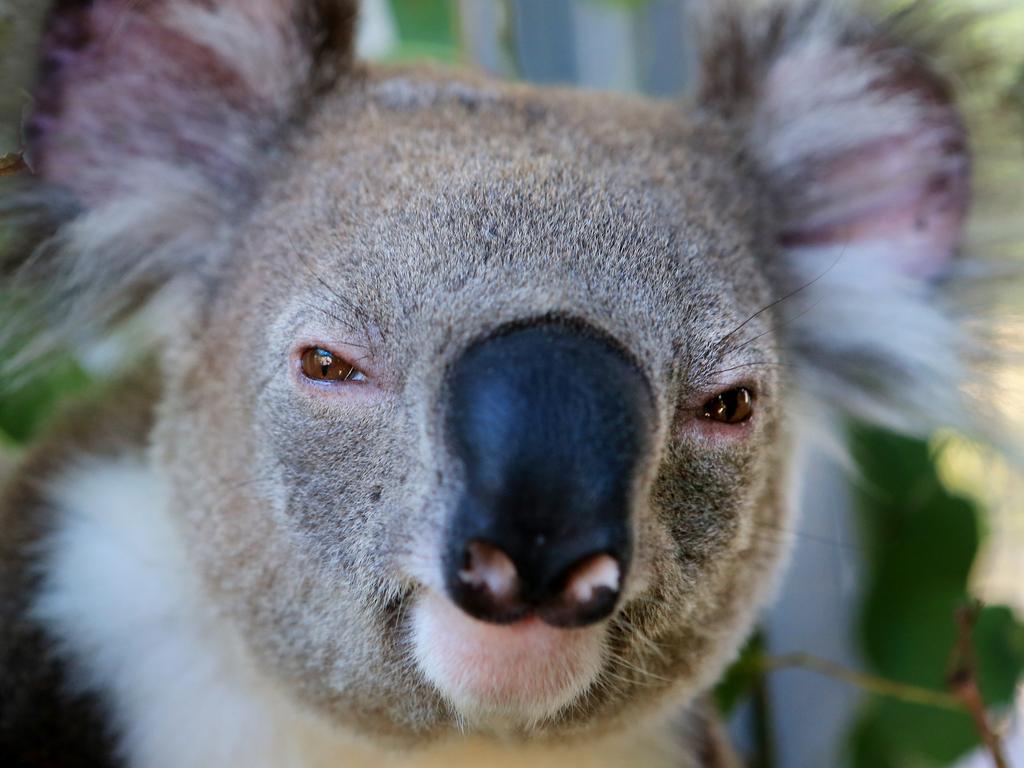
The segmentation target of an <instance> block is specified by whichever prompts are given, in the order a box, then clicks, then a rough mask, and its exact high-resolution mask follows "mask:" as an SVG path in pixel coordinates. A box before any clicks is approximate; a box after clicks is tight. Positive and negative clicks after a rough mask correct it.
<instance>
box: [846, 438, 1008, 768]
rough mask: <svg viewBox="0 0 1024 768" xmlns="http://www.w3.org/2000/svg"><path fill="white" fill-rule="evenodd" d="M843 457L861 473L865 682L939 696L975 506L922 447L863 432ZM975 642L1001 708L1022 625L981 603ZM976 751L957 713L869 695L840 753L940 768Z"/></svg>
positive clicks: (875, 767)
mask: <svg viewBox="0 0 1024 768" xmlns="http://www.w3.org/2000/svg"><path fill="white" fill-rule="evenodd" d="M853 453H854V456H855V457H856V459H857V461H858V464H859V466H860V468H861V471H862V477H861V480H860V482H859V484H858V494H857V496H858V512H859V522H860V525H861V531H862V540H863V541H864V544H865V554H866V561H867V566H868V571H867V578H866V585H865V592H864V598H863V605H862V609H861V616H860V634H861V639H862V648H863V651H864V656H865V661H866V663H867V666H868V668H869V670H870V671H871V672H873V673H874V674H878V675H881V676H883V677H886V678H889V679H891V680H895V681H899V682H903V683H909V684H912V685H918V686H923V687H927V688H931V689H934V690H945V689H946V677H947V675H948V674H949V666H950V661H951V655H952V653H953V650H954V648H955V647H956V644H957V628H956V619H955V616H956V611H957V609H958V608H959V607H961V606H963V605H965V604H966V603H968V602H969V601H970V600H971V596H970V594H969V589H968V584H969V576H970V572H971V567H972V565H973V563H974V559H975V557H976V555H977V552H978V548H979V545H980V542H981V537H982V526H981V524H980V515H979V510H978V508H977V506H976V505H975V504H974V503H973V502H971V501H970V500H968V499H966V498H964V497H961V496H958V495H955V494H953V493H951V492H949V491H948V490H946V489H945V488H944V487H943V486H942V485H941V483H940V481H939V478H938V476H937V473H936V471H935V469H934V466H933V462H932V457H931V455H930V454H929V451H928V448H927V446H926V445H925V444H924V443H923V442H920V441H918V440H913V439H909V438H905V437H899V436H896V435H892V434H889V433H885V432H881V431H877V430H866V429H862V430H859V431H857V432H855V434H854V439H853ZM973 644H974V649H975V652H976V654H977V667H978V677H979V684H980V686H981V689H982V694H983V696H984V697H985V701H986V703H987V704H988V705H990V706H999V705H1005V704H1007V703H1009V701H1010V700H1011V697H1012V695H1013V689H1014V684H1015V681H1017V680H1018V679H1019V678H1020V676H1021V673H1022V670H1024V627H1022V626H1021V624H1020V623H1019V622H1018V621H1017V620H1016V619H1015V618H1014V616H1013V614H1012V612H1011V611H1010V610H1009V609H1008V608H1005V607H1002V606H991V607H987V608H985V609H984V610H982V611H981V612H980V614H979V616H978V620H977V623H976V625H975V630H974V636H973ZM978 743H979V736H978V734H977V732H976V730H975V728H974V725H973V723H972V721H971V719H970V717H969V716H968V715H967V714H966V713H961V712H955V711H952V710H943V709H938V708H932V707H926V706H921V705H917V704H910V703H907V702H902V701H896V700H892V699H886V698H880V697H872V698H871V699H870V700H869V701H868V702H867V704H866V705H865V707H864V709H863V711H862V712H861V715H860V718H859V720H858V723H857V725H856V727H855V729H854V731H853V733H852V734H851V742H850V756H851V761H852V764H853V765H854V766H864V768H867V767H868V766H870V768H886V767H887V766H893V768H897V767H898V768H905V767H906V766H922V767H928V766H941V765H948V764H949V763H950V762H951V761H953V760H955V759H956V758H957V757H959V756H960V755H962V754H964V753H965V752H966V751H968V750H969V749H971V748H973V747H975V746H977V744H978Z"/></svg>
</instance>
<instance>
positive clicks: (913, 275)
mask: <svg viewBox="0 0 1024 768" xmlns="http://www.w3.org/2000/svg"><path fill="white" fill-rule="evenodd" d="M918 12H919V13H920V10H919V11H918ZM924 18H925V17H923V16H922V19H924ZM707 21H708V24H709V26H708V28H707V29H706V31H705V34H704V39H705V40H706V45H705V50H704V55H703V68H702V70H703V71H702V74H703V79H702V81H701V83H700V88H699V96H698V99H699V102H700V103H701V105H702V106H703V107H704V108H705V109H707V110H709V111H710V112H712V113H717V114H718V115H720V116H721V117H723V118H724V119H726V120H729V121H731V122H732V123H733V124H735V125H737V126H738V128H739V130H740V133H741V135H742V136H743V137H744V140H745V142H746V151H747V153H748V155H749V156H750V158H751V159H752V160H753V163H754V165H755V167H756V169H757V171H758V173H759V175H760V176H761V177H762V178H763V180H764V183H765V184H766V186H767V187H768V190H769V192H770V197H771V199H772V201H773V202H774V204H775V205H776V206H777V211H776V213H777V218H776V221H777V222H778V226H777V230H776V238H777V239H776V242H775V243H774V247H773V248H772V249H771V250H772V251H773V253H772V255H771V256H770V258H773V259H774V260H775V261H774V263H773V265H772V272H773V273H774V274H778V275H782V276H783V277H782V278H781V279H780V282H783V283H785V284H784V285H780V291H781V292H782V293H783V294H785V293H789V292H792V297H791V298H790V299H787V300H786V301H784V302H781V303H780V305H779V310H780V311H779V315H780V318H779V324H778V325H779V329H780V332H781V334H782V336H783V338H784V339H785V342H786V345H787V348H788V350H789V352H790V355H791V356H792V358H793V360H794V362H796V363H798V365H797V366H796V367H797V369H798V374H797V375H798V377H799V379H800V383H801V384H802V385H803V388H804V389H805V391H807V392H810V393H812V394H814V395H816V396H818V397H820V398H821V399H822V400H823V401H824V402H827V403H829V404H830V405H831V406H836V407H838V408H840V409H841V410H844V411H846V412H848V413H852V414H854V415H857V416H859V417H862V418H865V419H868V420H870V421H873V422H876V423H880V424H883V425H886V426H889V427H892V428H895V429H899V430H903V431H911V432H922V431H926V430H929V429H931V428H933V427H934V426H936V425H937V424H939V423H946V424H952V425H954V426H960V427H962V426H965V425H966V423H967V421H968V420H967V418H966V416H965V415H964V414H965V412H964V405H965V402H964V399H963V397H962V390H963V387H964V385H965V384H966V383H967V381H968V379H969V370H970V368H971V364H972V362H973V361H972V358H973V357H975V355H976V353H977V351H978V350H977V347H976V346H975V342H976V338H975V337H974V336H972V330H971V328H970V327H969V325H968V323H967V322H965V318H964V317H963V316H961V315H960V314H959V313H957V312H955V311H954V310H953V308H952V302H951V301H950V300H949V293H950V292H949V291H948V289H949V288H950V287H951V285H952V284H953V283H954V282H955V276H956V275H957V273H958V272H960V271H962V270H961V267H960V265H961V264H962V259H963V254H962V251H963V242H964V239H965V221H966V217H967V211H968V206H969V201H970V198H971V189H970V185H971V164H972V163H971V156H970V151H969V148H968V132H967V128H966V125H965V122H964V120H963V118H962V115H961V113H960V111H959V108H958V105H957V102H956V100H955V98H954V94H953V89H952V87H951V85H950V84H949V83H948V82H947V81H946V79H944V78H943V77H942V76H941V75H940V74H939V73H938V71H937V70H936V68H935V67H934V65H933V63H932V62H931V61H930V60H929V59H928V57H927V56H926V55H925V54H924V53H923V52H921V51H920V50H918V49H917V48H915V47H914V46H913V45H911V44H908V43H907V42H905V40H904V39H903V37H902V36H901V35H900V34H899V32H898V29H899V25H897V24H894V23H887V22H882V23H873V22H870V21H867V20H865V19H864V18H862V17H859V16H856V15H853V14H850V13H848V12H844V11H841V10H839V9H838V7H837V6H836V5H835V4H833V3H828V2H823V1H821V0H792V1H790V2H781V1H780V0H772V1H771V2H763V3H753V4H751V3H740V2H735V1H733V0H724V2H721V3H718V4H716V6H715V10H714V11H713V12H712V13H710V14H709V16H708V19H707ZM903 23H904V25H905V24H906V20H905V19H904V20H903Z"/></svg>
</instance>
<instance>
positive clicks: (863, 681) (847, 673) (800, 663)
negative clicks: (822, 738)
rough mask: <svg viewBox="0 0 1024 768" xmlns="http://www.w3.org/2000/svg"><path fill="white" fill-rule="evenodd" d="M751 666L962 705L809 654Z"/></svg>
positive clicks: (927, 702) (943, 705) (911, 699)
mask: <svg viewBox="0 0 1024 768" xmlns="http://www.w3.org/2000/svg"><path fill="white" fill-rule="evenodd" d="M755 663H756V664H757V665H758V666H759V667H760V668H761V669H763V670H765V671H769V672H770V671H773V670H776V669H807V670H810V671H812V672H817V673H818V674H822V675H825V676H826V677H832V678H835V679H837V680H842V681H843V682H845V683H849V684H850V685H855V686H857V687H858V688H862V689H863V690H866V691H870V692H871V693H876V694H878V695H879V696H888V697H889V698H891V699H899V700H900V701H906V702H908V703H911V704H923V705H924V706H928V707H937V708H939V709H948V710H952V711H954V712H963V711H964V709H965V707H964V703H963V701H962V700H961V699H960V698H958V697H957V696H954V695H953V694H951V693H946V692H945V691H935V690H932V689H931V688H922V687H921V686H918V685H908V684H906V683H898V682H896V681H894V680H889V679H887V678H884V677H879V676H877V675H871V674H867V673H865V672H858V671H857V670H854V669H850V668H849V667H844V666H843V665H842V664H836V663H835V662H833V661H829V660H828V659H822V658H820V657H818V656H813V655H812V654H809V653H787V654H784V655H782V656H764V657H762V658H760V659H757V660H755ZM1001 768H1004V767H1001Z"/></svg>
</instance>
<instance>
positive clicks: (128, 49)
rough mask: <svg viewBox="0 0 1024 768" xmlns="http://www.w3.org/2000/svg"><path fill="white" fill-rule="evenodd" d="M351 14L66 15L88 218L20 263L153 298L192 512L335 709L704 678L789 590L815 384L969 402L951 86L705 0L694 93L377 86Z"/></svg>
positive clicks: (496, 718) (807, 11)
mask: <svg viewBox="0 0 1024 768" xmlns="http://www.w3.org/2000/svg"><path fill="white" fill-rule="evenodd" d="M115 11H116V13H115ZM352 12H353V9H352V7H351V6H350V5H349V4H348V3H331V2H306V1H305V0H294V1H291V0H289V1H286V0H259V2H246V3H241V2H240V0H239V1H238V2H235V1H234V0H225V1H224V2H222V3H193V2H190V1H189V0H175V1H171V0H168V2H166V3H154V4H144V5H142V6H139V7H137V8H132V9H127V10H126V9H125V8H123V7H120V6H118V5H117V3H115V2H114V0H96V2H94V3H92V4H91V5H88V6H78V5H74V4H68V5H67V6H60V7H59V9H58V11H57V12H55V15H54V17H53V20H52V21H51V31H50V33H49V35H48V36H47V37H45V38H44V50H48V51H49V52H50V53H49V55H51V56H52V57H53V59H54V61H55V62H56V64H55V65H54V67H52V68H50V69H48V70H46V75H45V76H44V78H43V79H42V81H41V84H40V98H39V106H38V108H37V111H36V114H35V116H34V117H33V120H32V122H31V123H30V126H29V129H30V130H29V135H30V137H31V148H32V150H33V151H32V155H33V163H34V165H35V167H36V173H37V179H39V180H41V181H42V182H45V183H46V184H47V185H49V188H52V189H60V190H63V195H64V197H61V198H60V199H61V200H64V199H66V197H68V196H70V198H71V199H73V200H74V201H75V204H76V205H75V207H74V209H73V210H74V214H73V215H71V216H70V218H68V219H67V220H66V221H63V222H62V223H61V224H60V228H59V230H58V234H57V235H56V236H55V237H54V238H51V239H50V240H48V241H47V243H46V246H45V248H44V249H43V251H37V254H38V253H44V254H45V255H46V256H47V257H48V259H49V261H47V260H46V259H43V258H42V257H40V256H38V255H37V256H36V257H34V258H31V259H29V260H28V261H27V262H26V266H24V267H23V268H22V274H23V275H24V277H23V279H26V280H27V279H33V278H35V279H38V278H39V276H40V274H42V275H52V274H56V273H59V274H63V275H67V276H69V277H68V278H67V279H68V283H67V284H64V283H61V284H59V285H58V286H57V287H58V290H59V291H63V293H62V294H61V295H62V296H64V297H65V298H67V299H68V302H67V311H66V313H65V318H66V319H67V320H68V322H69V323H72V324H80V325H81V326H82V327H90V326H91V327H98V328H105V327H107V326H109V325H110V324H111V323H112V322H113V321H116V320H117V319H118V318H120V317H122V316H123V315H124V314H126V313H130V312H131V311H132V310H134V309H135V308H137V307H138V306H139V305H144V304H145V303H146V302H148V301H150V300H152V299H153V297H154V295H155V296H157V297H159V298H161V299H162V301H159V302H157V303H158V304H159V305H160V306H162V307H164V308H167V307H171V312H170V313H168V314H166V315H163V316H162V317H164V318H165V321H164V322H165V328H164V332H163V333H162V335H161V337H160V339H159V342H158V344H157V345H156V359H157V360H158V366H159V370H160V376H161V379H162V381H163V393H162V400H161V402H160V404H159V409H158V411H159V419H158V424H157V427H156V431H155V434H154V436H153V461H154V463H155V465H156V466H157V467H158V468H159V470H160V472H161V473H163V474H165V475H166V476H167V478H168V481H169V486H170V488H171V491H172V504H171V507H172V511H173V515H174V518H175V520H176V521H177V523H179V528H180V533H181V536H182V537H183V538H184V540H185V541H186V543H187V545H188V550H189V552H190V554H191V556H192V561H193V563H194V565H195V568H196V570H197V571H198V572H199V574H200V575H201V576H202V579H203V584H204V586H205V592H206V594H205V598H206V599H207V600H208V602H209V603H210V605H212V606H214V607H215V610H216V611H218V612H220V613H222V614H223V615H224V617H225V618H226V621H228V622H229V624H230V626H231V627H232V628H233V629H234V630H235V631H237V632H238V633H239V634H240V635H241V637H242V638H243V639H244V642H245V644H246V646H247V647H248V649H249V650H250V651H251V652H252V654H253V658H254V659H255V660H256V661H257V663H258V666H259V667H260V668H261V669H262V670H264V671H266V672H267V673H268V674H269V675H270V676H271V677H272V678H274V679H275V680H276V681H278V682H279V683H280V684H281V685H283V686H284V687H285V689H286V690H287V691H289V692H290V693H291V694H294V695H295V696H296V697H298V698H301V699H302V700H304V701H305V702H307V703H308V704H310V705H312V706H313V707H315V708H316V709H317V710H318V711H320V712H322V713H323V714H324V715H326V716H327V717H329V718H332V719H333V720H334V721H336V722H338V723H342V724H344V725H346V726H348V727H352V728H355V729H357V730H362V731H364V732H369V733H372V734H377V735H380V734H385V735H390V736H395V737H399V738H403V739H406V740H414V741H415V740H423V739H429V738H432V737H435V736H438V735H441V734H444V733H446V732H458V731H466V730H467V729H468V730H472V731H478V732H483V733H501V734H509V733H512V734H520V735H523V734H531V735H539V736H542V737H560V736H562V735H565V734H568V733H589V732H593V731H595V730H596V729H599V728H600V729H605V730H606V729H607V728H608V727H609V726H611V725H613V724H614V723H616V722H618V721H623V722H626V721H631V722H632V721H636V718H637V716H638V714H639V713H642V712H648V711H652V710H654V709H658V708H661V707H662V706H664V705H665V704H666V703H667V702H673V701H675V702H685V701H688V700H689V699H691V698H693V697H694V696H696V695H697V694H699V693H700V692H702V691H703V690H705V689H706V688H707V687H708V686H710V685H711V684H712V683H713V682H714V680H715V678H716V677H717V675H718V674H720V672H721V670H722V668H723V666H724V665H725V663H726V662H727V661H728V660H729V659H730V658H731V657H732V655H733V654H734V653H735V651H736V648H737V647H738V645H739V643H740V642H741V641H742V639H743V637H744V635H745V633H746V632H747V631H748V629H749V627H750V625H751V624H752V622H753V621H754V618H755V616H756V612H757V610H758V609H759V607H760V606H761V605H762V603H763V602H764V600H765V598H766V596H767V594H768V592H769V591H770V586H771V583H772V581H773V577H774V574H775V573H776V571H777V569H778V564H779V561H780V560H781V558H782V556H783V554H784V549H785V546H784V543H785V541H786V538H787V537H786V536H785V532H786V530H787V528H788V526H789V525H791V504H790V503H789V486H790V483H789V476H790V474H791V473H792V472H793V471H794V467H795V464H794V460H793V456H794V447H795V445H796V444H797V443H798V442H799V440H800V439H801V435H802V431H801V430H799V429H797V425H798V423H799V421H800V418H801V416H803V415H805V414H806V412H807V411H808V410H809V406H808V404H809V403H817V404H820V405H821V406H822V407H825V406H836V407H838V408H839V409H841V410H844V411H847V412H852V413H856V414H858V415H860V416H863V417H866V418H870V419H873V420H875V421H877V422H880V423H884V424H888V425H890V426H895V427H903V428H916V427H917V426H918V425H920V424H922V423H925V422H927V421H928V417H929V416H930V415H931V414H933V413H934V412H935V410H936V405H937V404H941V403H943V402H949V398H950V397H951V394H950V393H952V392H955V391H956V389H957V387H958V386H959V383H960V381H961V378H960V375H961V374H960V371H961V367H960V365H959V362H960V350H961V344H962V343H963V341H964V339H963V334H962V333H961V331H960V330H959V327H958V326H957V324H956V322H955V318H954V317H953V316H952V315H951V314H950V313H949V312H948V308H947V307H946V305H944V304H943V303H942V302H941V301H939V300H938V296H937V293H938V285H939V278H940V277H945V276H946V274H947V272H948V270H949V265H950V263H951V261H952V257H953V255H954V254H955V253H956V251H957V250H958V246H959V241H960V232H961V228H962V224H963V218H964V214H965V211H966V204H967V199H968V188H967V179H968V169H969V163H968V159H967V158H968V155H967V148H966V133H965V129H964V126H963V123H962V121H961V119H960V117H959V115H958V113H957V112H956V109H955V107H954V105H953V101H952V97H951V94H950V92H949V90H948V89H947V88H946V86H945V84H944V83H943V81H942V80H941V79H940V78H939V77H938V76H937V75H936V74H935V73H934V72H933V71H932V70H931V69H930V68H929V66H928V65H927V64H926V63H925V62H924V61H923V60H922V59H921V58H920V57H917V56H915V55H913V54H911V52H910V51H909V49H907V48H906V47H905V46H904V45H903V44H902V43H901V42H899V36H898V34H897V33H898V30H897V29H896V28H895V27H886V26H879V25H874V24H869V23H867V22H863V21H861V20H858V19H856V18H854V17H852V16H847V15H843V14H840V13H838V12H835V11H833V10H832V9H831V8H825V7H824V6H819V5H817V4H806V3H801V4H796V5H791V4H784V3H779V4H775V5H770V6H769V7H767V8H764V9H758V10H743V9H740V8H738V7H736V6H735V5H734V4H732V3H728V2H723V3H719V4H716V7H715V9H714V11H713V12H710V13H709V14H708V18H707V20H706V24H707V28H706V34H705V35H703V42H704V45H705V50H704V59H703V60H704V64H703V67H702V73H701V78H700V82H699V83H698V88H697V91H696V95H695V97H694V98H693V99H692V100H690V101H687V102H685V103H674V102H671V103H670V102H651V101H647V100H641V99H629V98H624V97H613V96H609V95H601V94H580V93H574V92H569V91H560V90H540V89H531V88H526V87H522V86H515V85H508V84H499V83H495V82H491V81H487V80H483V79H478V78H475V77H471V76H468V75H456V74H451V73H437V72H429V71H421V70H417V69H392V70H387V69H382V70H377V69H364V68H361V67H358V66H355V65H352V64H351V63H350V62H349V49H350V45H349V43H350V37H351V24H350V22H351V15H352ZM112 29H116V30H117V31H118V34H116V35H113V34H106V33H109V32H110V30H112ZM96 40H102V44H99V43H94V41H96ZM253 41H258V42H259V44H258V45H254V44H253ZM69 62H71V63H74V64H75V66H74V67H72V66H70V64H69ZM808 71H814V72H816V73H818V76H817V77H816V79H815V81H814V82H813V83H809V82H807V81H805V79H804V77H803V75H802V73H804V72H808ZM37 198H38V196H35V197H33V196H32V195H31V194H27V195H26V196H25V197H24V199H25V200H27V201H35V200H37ZM55 199H56V198H55ZM26 205H28V203H26ZM51 207H55V206H51ZM61 210H66V208H61ZM40 264H42V265H43V266H44V267H45V269H44V270H43V272H42V273H40ZM54 265H56V266H54ZM47 270H49V271H47ZM896 318H898V319H900V320H901V322H895V321H894V319H896ZM924 395H927V397H924ZM925 401H927V403H925ZM925 405H927V407H925ZM937 410H939V411H942V408H938V409H937ZM947 410H948V409H947ZM812 412H813V411H812Z"/></svg>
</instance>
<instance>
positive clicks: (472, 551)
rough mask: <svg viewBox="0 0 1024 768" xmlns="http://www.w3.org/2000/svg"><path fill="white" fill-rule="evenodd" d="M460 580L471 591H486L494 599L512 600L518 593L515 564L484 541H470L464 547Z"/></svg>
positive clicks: (517, 577)
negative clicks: (471, 589)
mask: <svg viewBox="0 0 1024 768" xmlns="http://www.w3.org/2000/svg"><path fill="white" fill-rule="evenodd" d="M459 581H461V582H462V583H463V584H465V585H467V586H469V587H471V588H473V589H478V590H486V591H487V592H489V593H490V594H491V596H492V597H493V598H494V599H496V600H508V599H511V598H513V597H515V596H516V594H517V593H518V592H519V576H518V574H517V573H516V566H515V563H513V562H512V560H511V559H510V558H509V556H508V555H506V554H505V553H504V552H502V551H501V550H500V549H498V548H497V547H495V546H493V545H491V544H488V543H487V542H484V541H471V542H470V543H469V545H468V546H467V547H466V553H465V559H464V562H463V566H462V568H461V569H460V570H459Z"/></svg>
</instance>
